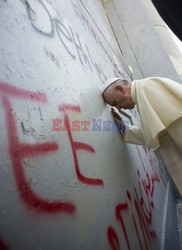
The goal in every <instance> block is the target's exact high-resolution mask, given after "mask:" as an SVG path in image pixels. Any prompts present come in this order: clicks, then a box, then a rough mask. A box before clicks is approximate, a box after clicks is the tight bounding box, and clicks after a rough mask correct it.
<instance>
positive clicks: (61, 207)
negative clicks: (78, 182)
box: [0, 83, 75, 213]
mask: <svg viewBox="0 0 182 250" xmlns="http://www.w3.org/2000/svg"><path fill="white" fill-rule="evenodd" d="M0 91H1V93H3V94H4V96H3V97H2V99H3V107H4V110H5V120H6V124H7V131H8V142H9V153H10V157H11V161H12V165H13V170H14V175H15V179H16V184H17V188H18V191H19V194H20V198H21V200H22V201H23V202H24V203H25V204H27V205H28V206H29V207H32V208H34V209H36V210H38V211H42V212H47V213H56V212H64V213H74V212H75V206H74V205H73V204H72V203H71V202H63V201H53V200H45V199H42V198H41V197H39V196H38V195H37V194H36V193H35V192H34V191H33V190H32V188H31V187H30V185H29V184H28V182H27V180H26V175H25V172H24V168H23V164H22V160H23V159H24V158H25V157H31V156H35V155H41V154H45V153H50V152H54V151H57V150H58V145H57V143H55V142H45V143H40V144H27V143H21V142H20V141H19V140H18V132H17V127H16V121H15V117H14V114H13V108H12V106H11V103H10V100H9V97H8V96H7V95H10V96H14V97H19V98H23V99H28V100H32V101H40V102H46V101H47V99H46V96H45V95H44V94H40V93H36V92H30V91H28V90H23V89H19V88H16V87H12V86H11V85H8V84H6V83H0Z"/></svg>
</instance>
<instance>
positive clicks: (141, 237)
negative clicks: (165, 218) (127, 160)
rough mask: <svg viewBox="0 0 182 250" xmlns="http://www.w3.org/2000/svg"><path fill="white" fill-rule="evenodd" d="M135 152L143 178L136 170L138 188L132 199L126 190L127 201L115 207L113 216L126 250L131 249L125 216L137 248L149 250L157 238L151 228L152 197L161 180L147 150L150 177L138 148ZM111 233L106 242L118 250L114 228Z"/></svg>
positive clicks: (135, 188) (154, 162) (135, 189)
mask: <svg viewBox="0 0 182 250" xmlns="http://www.w3.org/2000/svg"><path fill="white" fill-rule="evenodd" d="M137 151H138V154H139V157H140V159H141V164H142V166H143V169H144V170H145V174H144V176H145V178H141V175H140V171H139V169H138V170H137V176H138V186H137V187H134V196H133V197H132V195H131V193H130V192H129V191H128V190H126V197H127V200H125V201H124V202H122V203H119V204H117V205H116V208H115V216H116V220H117V221H118V222H119V223H120V225H121V229H122V233H123V235H124V238H125V242H126V246H127V249H131V241H130V239H131V237H130V236H129V235H128V232H127V228H126V224H125V216H127V220H128V216H129V219H130V220H131V221H132V224H131V223H130V225H132V226H133V228H134V231H135V233H136V237H137V239H138V247H139V248H140V249H141V250H143V249H149V248H150V243H151V241H152V240H154V239H156V238H157V235H156V232H155V230H154V229H153V227H152V211H153V209H154V208H155V206H154V202H153V195H154V190H155V184H156V183H160V181H161V180H162V179H161V178H160V175H159V173H158V171H157V169H156V165H155V164H157V162H156V161H154V159H152V156H151V154H150V152H149V151H148V149H145V153H146V154H147V157H148V159H149V163H150V166H151V169H152V174H151V175H149V174H148V173H147V171H146V167H145V165H144V161H143V159H142V156H141V154H140V151H139V148H138V147H137ZM159 170H160V169H159ZM130 207H131V208H133V207H134V212H133V209H132V210H130ZM109 228H112V227H111V226H109V227H108V230H109ZM110 230H111V229H110ZM112 232H113V235H112V234H111V233H110V235H109V234H107V237H108V242H109V244H110V246H111V249H120V248H119V244H117V242H119V240H118V241H116V238H117V239H118V234H117V233H116V231H115V229H114V228H112ZM111 235H112V236H111Z"/></svg>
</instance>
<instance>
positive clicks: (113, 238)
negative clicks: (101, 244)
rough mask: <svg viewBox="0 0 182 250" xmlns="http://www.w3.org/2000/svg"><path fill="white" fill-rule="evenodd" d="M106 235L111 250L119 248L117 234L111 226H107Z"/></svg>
mask: <svg viewBox="0 0 182 250" xmlns="http://www.w3.org/2000/svg"><path fill="white" fill-rule="evenodd" d="M107 237H108V240H109V243H110V245H111V247H112V250H119V249H120V245H119V239H118V236H117V234H116V231H115V230H114V228H113V227H111V226H109V227H108V229H107Z"/></svg>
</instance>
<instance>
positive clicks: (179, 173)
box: [124, 77, 182, 194]
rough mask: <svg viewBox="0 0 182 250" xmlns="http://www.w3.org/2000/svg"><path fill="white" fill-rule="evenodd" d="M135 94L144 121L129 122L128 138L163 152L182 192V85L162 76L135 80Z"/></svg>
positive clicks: (132, 92)
mask: <svg viewBox="0 0 182 250" xmlns="http://www.w3.org/2000/svg"><path fill="white" fill-rule="evenodd" d="M131 97H132V100H133V102H134V103H135V104H136V105H137V108H138V112H139V114H140V119H141V124H140V127H137V126H133V125H129V129H126V131H125V136H124V140H125V142H127V143H132V144H141V145H146V146H148V147H149V148H150V149H152V150H153V151H155V152H157V153H159V154H160V156H161V158H162V160H163V162H164V164H165V166H166V167H167V169H168V171H169V173H170V174H171V176H172V178H173V180H174V182H175V184H176V186H177V187H178V189H179V191H180V193H181V194H182V85H181V84H179V83H177V82H174V81H172V80H170V79H167V78H159V77H151V78H146V79H142V80H135V81H133V82H132V84H131Z"/></svg>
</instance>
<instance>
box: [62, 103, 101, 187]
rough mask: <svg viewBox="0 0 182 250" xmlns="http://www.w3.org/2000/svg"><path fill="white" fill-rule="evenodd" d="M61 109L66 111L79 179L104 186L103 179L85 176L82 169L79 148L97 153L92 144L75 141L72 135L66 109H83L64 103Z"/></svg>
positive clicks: (66, 120)
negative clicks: (78, 154) (78, 153)
mask: <svg viewBox="0 0 182 250" xmlns="http://www.w3.org/2000/svg"><path fill="white" fill-rule="evenodd" d="M59 110H60V111H64V112H65V114H64V121H65V126H66V131H67V134H68V138H69V141H70V144H71V148H72V154H73V159H74V165H75V170H76V175H77V177H78V179H79V180H80V181H81V182H82V183H86V184H88V185H101V186H102V185H103V184H104V183H103V180H101V179H93V178H88V177H86V176H84V175H83V174H82V173H81V171H80V166H79V161H78V156H77V150H85V151H88V152H90V153H95V150H94V148H93V147H92V146H90V145H88V144H85V143H82V142H77V141H74V140H73V137H72V133H71V127H70V121H69V117H68V115H67V113H66V111H73V112H80V111H81V109H80V107H79V106H74V105H68V104H63V105H60V106H59Z"/></svg>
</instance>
